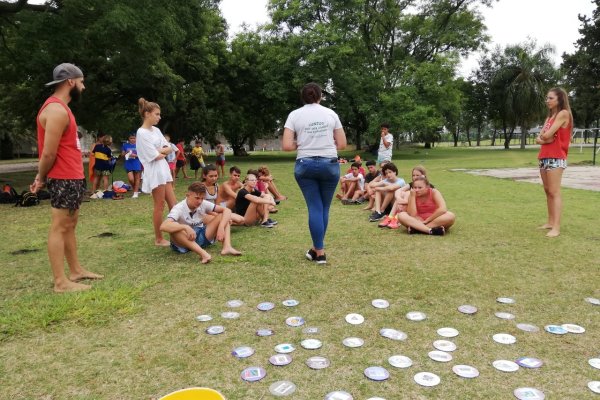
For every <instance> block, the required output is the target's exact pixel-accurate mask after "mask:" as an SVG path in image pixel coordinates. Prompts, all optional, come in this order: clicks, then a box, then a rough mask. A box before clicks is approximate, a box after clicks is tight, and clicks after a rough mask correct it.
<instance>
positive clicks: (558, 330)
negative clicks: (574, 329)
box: [544, 325, 569, 335]
mask: <svg viewBox="0 0 600 400" xmlns="http://www.w3.org/2000/svg"><path fill="white" fill-rule="evenodd" d="M544 329H545V330H546V332H548V333H553V334H555V335H564V334H565V333H569V331H567V330H566V329H565V328H563V327H562V326H560V325H546V326H545V327H544Z"/></svg>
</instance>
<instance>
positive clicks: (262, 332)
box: [256, 329, 275, 336]
mask: <svg viewBox="0 0 600 400" xmlns="http://www.w3.org/2000/svg"><path fill="white" fill-rule="evenodd" d="M274 333H275V332H273V330H272V329H259V330H257V331H256V336H272V335H273V334H274Z"/></svg>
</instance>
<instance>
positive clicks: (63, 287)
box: [54, 280, 92, 293]
mask: <svg viewBox="0 0 600 400" xmlns="http://www.w3.org/2000/svg"><path fill="white" fill-rule="evenodd" d="M91 288H92V287H91V286H90V285H84V284H83V283H77V282H71V281H70V280H66V281H65V282H64V283H61V284H54V292H55V293H66V292H81V291H83V290H90V289H91Z"/></svg>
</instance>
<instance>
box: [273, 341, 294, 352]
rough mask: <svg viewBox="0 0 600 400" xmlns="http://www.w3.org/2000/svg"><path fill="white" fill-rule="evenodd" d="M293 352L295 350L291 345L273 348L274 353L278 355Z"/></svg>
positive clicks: (285, 344) (283, 344) (286, 344)
mask: <svg viewBox="0 0 600 400" xmlns="http://www.w3.org/2000/svg"><path fill="white" fill-rule="evenodd" d="M294 350H296V348H295V347H294V345H293V344H291V343H281V344H278V345H277V346H275V351H276V352H278V353H280V354H287V353H291V352H292V351H294Z"/></svg>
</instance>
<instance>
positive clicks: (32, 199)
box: [15, 190, 40, 207]
mask: <svg viewBox="0 0 600 400" xmlns="http://www.w3.org/2000/svg"><path fill="white" fill-rule="evenodd" d="M38 204H40V199H38V195H37V194H35V193H31V192H30V191H29V190H27V191H24V192H23V193H22V194H21V196H19V197H18V199H17V203H16V204H15V207H31V206H37V205H38Z"/></svg>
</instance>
